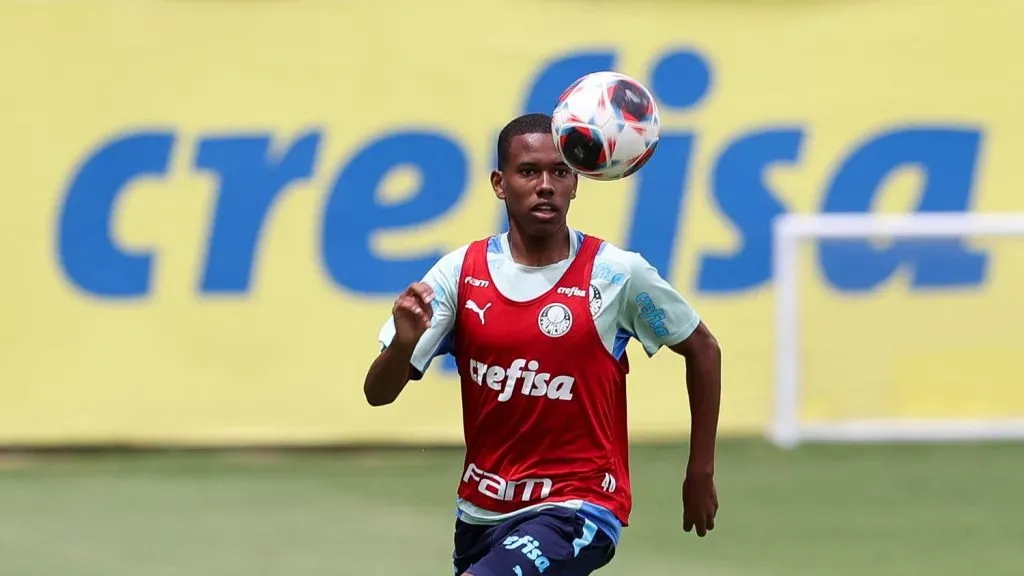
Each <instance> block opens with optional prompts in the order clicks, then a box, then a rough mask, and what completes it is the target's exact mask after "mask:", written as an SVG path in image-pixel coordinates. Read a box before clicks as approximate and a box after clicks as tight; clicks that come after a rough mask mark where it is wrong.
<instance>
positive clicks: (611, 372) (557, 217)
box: [364, 114, 721, 576]
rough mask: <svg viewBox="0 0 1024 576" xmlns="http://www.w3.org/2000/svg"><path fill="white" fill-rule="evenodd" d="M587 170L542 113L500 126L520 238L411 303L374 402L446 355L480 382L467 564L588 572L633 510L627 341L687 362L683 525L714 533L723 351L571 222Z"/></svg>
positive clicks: (451, 267)
mask: <svg viewBox="0 0 1024 576" xmlns="http://www.w3.org/2000/svg"><path fill="white" fill-rule="evenodd" d="M576 184H577V176H576V174H575V173H574V172H572V171H570V169H569V168H568V167H567V166H566V164H565V163H564V162H563V161H562V159H561V158H560V156H559V154H558V152H557V150H556V149H555V146H554V143H553V142H552V138H551V117H549V116H546V115H543V114H530V115H526V116H522V117H519V118H516V119H515V120H513V121H512V122H510V123H509V124H508V125H507V126H506V127H505V128H504V129H503V130H502V131H501V133H500V135H499V136H498V170H496V171H494V172H493V173H492V174H491V185H492V187H493V188H494V193H495V195H496V196H497V197H498V198H499V199H500V200H503V201H504V202H505V208H506V210H507V212H508V220H509V231H508V233H507V234H502V235H499V236H493V237H490V238H485V239H482V240H479V241H476V242H473V243H471V244H469V245H467V246H464V247H462V248H460V249H458V250H456V251H454V252H452V253H450V254H448V255H446V256H445V257H443V258H442V259H441V260H440V261H438V262H437V264H436V265H435V266H434V267H433V268H432V269H431V270H430V271H429V272H428V273H427V275H426V277H425V278H424V279H423V281H422V282H417V283H415V284H413V285H411V286H409V288H407V289H406V290H405V291H404V292H403V293H402V294H401V295H400V296H399V297H398V299H397V300H396V301H395V305H394V308H393V311H392V317H391V318H390V319H389V320H388V322H387V323H386V324H385V325H384V328H383V329H382V330H381V333H380V341H381V344H382V346H383V347H384V348H383V351H382V352H381V354H380V356H379V357H378V358H377V359H376V360H375V361H374V362H373V364H372V365H371V366H370V369H369V371H368V373H367V375H366V382H365V384H364V392H365V394H366V399H367V401H368V402H369V403H370V404H372V405H374V406H380V405H384V404H389V403H391V402H393V401H394V400H395V399H396V398H397V397H398V395H399V394H400V393H401V391H402V389H403V388H404V387H405V386H406V384H407V383H408V382H409V380H419V379H420V378H421V377H422V375H423V373H424V372H425V371H426V370H427V367H428V366H429V365H430V361H431V359H432V358H434V357H435V356H438V355H440V354H444V353H448V352H450V353H452V354H453V355H454V356H455V358H456V363H457V366H458V370H459V375H460V378H461V381H462V384H461V385H462V405H463V406H462V408H463V426H464V432H465V441H466V459H465V466H464V469H463V474H462V477H461V482H460V484H459V489H458V512H457V519H456V522H455V551H454V554H453V559H454V563H455V573H456V574H457V575H458V574H462V575H472V576H530V575H537V574H545V575H548V576H550V575H560V576H584V575H586V574H590V573H591V572H593V571H594V570H597V569H598V568H600V567H602V566H604V565H606V564H607V563H608V562H609V561H610V560H611V559H612V556H613V555H614V553H615V547H616V546H617V542H618V538H619V534H620V530H621V528H622V526H625V525H626V524H627V522H628V519H629V513H630V508H631V503H632V500H631V490H630V480H629V465H628V444H627V436H626V432H627V430H626V386H625V384H626V373H627V371H628V364H627V362H626V354H625V348H626V344H627V343H628V341H629V340H630V339H631V338H635V339H637V340H639V341H640V343H641V344H642V345H643V347H644V350H645V351H646V352H647V354H648V355H653V354H654V353H655V352H656V351H657V350H658V349H659V348H661V347H662V346H666V347H668V348H669V349H671V350H673V351H674V352H676V353H678V354H680V355H682V356H684V357H685V358H686V385H687V389H688V393H689V400H690V411H691V416H692V422H691V428H692V433H691V447H690V458H689V462H688V464H687V468H686V477H685V479H684V481H683V528H684V530H686V531H687V532H689V531H691V530H693V529H694V528H695V529H696V532H697V534H698V535H700V536H704V535H705V534H706V533H707V531H708V530H711V529H712V528H714V518H715V514H716V512H717V509H718V497H717V494H716V492H715V485H714V480H713V476H714V469H715V439H716V435H717V427H718V407H719V398H720V387H721V372H720V370H721V368H720V367H721V355H720V352H719V348H718V343H717V342H716V340H715V338H714V337H713V336H712V335H711V333H710V332H709V331H708V329H707V328H706V327H705V325H704V323H703V322H702V321H701V320H700V318H699V317H698V316H697V314H696V313H695V312H694V311H693V309H691V308H690V306H689V305H688V304H687V302H686V301H685V300H684V299H683V297H682V296H680V295H679V294H678V293H677V292H676V291H675V290H673V289H672V287H671V286H669V284H668V283H667V282H665V280H663V279H662V278H661V277H660V276H659V275H658V273H657V272H656V271H655V270H654V268H653V267H652V266H650V264H648V263H647V262H646V261H645V260H644V259H643V258H642V257H641V256H640V255H638V254H636V253H633V252H627V251H624V250H621V249H619V248H616V247H615V246H613V245H611V244H609V243H607V242H603V241H601V240H599V239H597V238H594V237H591V236H588V235H586V234H583V233H581V232H578V231H575V230H573V229H571V228H569V227H568V226H567V224H566V214H567V213H568V210H569V204H570V201H571V200H572V199H573V198H575V197H576Z"/></svg>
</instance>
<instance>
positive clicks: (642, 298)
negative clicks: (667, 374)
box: [624, 254, 722, 536]
mask: <svg viewBox="0 0 1024 576" xmlns="http://www.w3.org/2000/svg"><path fill="white" fill-rule="evenodd" d="M626 294H627V298H626V301H625V302H624V307H625V310H624V316H625V317H624V320H625V321H626V322H627V323H628V326H629V327H628V329H631V330H632V332H633V334H634V335H635V336H636V338H637V340H639V341H640V342H641V343H642V344H643V346H644V350H645V351H646V352H647V354H648V355H654V353H655V352H657V351H658V349H660V348H661V347H667V348H669V349H670V350H672V351H673V352H675V353H676V354H679V355H680V356H682V357H683V358H685V361H686V390H687V396H688V397H689V404H690V456H689V461H688V462H687V467H686V479H685V481H684V485H683V501H684V503H683V504H684V505H683V508H684V522H683V524H684V526H683V527H684V529H685V530H686V531H688V532H689V531H690V530H691V529H693V528H696V530H697V534H698V535H699V536H704V535H705V534H706V533H707V530H711V529H712V528H714V516H715V513H716V512H717V509H718V496H717V494H716V491H715V487H714V480H713V478H714V473H715V445H716V442H717V437H718V418H719V411H720V404H721V397H722V351H721V348H720V346H719V344H718V340H717V339H716V338H715V336H714V335H713V334H712V333H711V331H710V330H709V329H708V327H707V325H706V324H705V323H704V321H703V320H702V319H701V318H700V316H699V315H698V314H697V312H696V311H695V310H694V309H693V307H692V306H690V304H689V303H688V302H687V301H686V299H685V298H684V297H683V296H682V295H681V294H679V292H678V291H676V290H675V289H674V288H673V287H672V286H671V285H670V284H669V283H668V282H666V281H665V279H664V278H662V277H661V275H660V274H658V271H657V270H656V269H655V268H654V267H653V266H651V265H650V264H649V263H648V262H647V261H646V260H645V259H644V258H643V257H641V256H640V255H638V254H631V263H630V275H629V286H628V289H627V290H626Z"/></svg>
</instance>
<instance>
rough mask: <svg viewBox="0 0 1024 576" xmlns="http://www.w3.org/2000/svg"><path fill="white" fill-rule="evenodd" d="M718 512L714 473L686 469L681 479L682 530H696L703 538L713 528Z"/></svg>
mask: <svg viewBox="0 0 1024 576" xmlns="http://www.w3.org/2000/svg"><path fill="white" fill-rule="evenodd" d="M717 513H718V492H717V491H716V490H715V477H714V474H709V473H706V472H690V471H687V473H686V479H685V480H683V530H684V531H686V532H691V531H693V530H694V529H696V531H697V536H700V537H701V538H703V537H704V536H705V535H706V534H707V533H708V531H710V530H713V529H714V528H715V515H716V514H717Z"/></svg>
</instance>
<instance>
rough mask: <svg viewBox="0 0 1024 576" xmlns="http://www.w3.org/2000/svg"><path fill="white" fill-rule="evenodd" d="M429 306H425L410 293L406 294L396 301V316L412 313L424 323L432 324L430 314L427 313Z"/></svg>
mask: <svg viewBox="0 0 1024 576" xmlns="http://www.w3.org/2000/svg"><path fill="white" fill-rule="evenodd" d="M427 310H429V307H424V306H422V305H421V304H420V302H419V300H417V299H416V298H413V297H412V296H409V295H404V296H402V297H401V298H399V299H398V301H397V302H396V303H395V311H394V314H395V317H396V318H397V317H399V316H403V315H405V314H411V315H413V316H415V317H416V318H417V319H419V320H420V322H422V323H423V324H424V325H429V324H430V315H429V314H428V313H427Z"/></svg>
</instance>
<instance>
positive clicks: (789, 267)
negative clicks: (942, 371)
mask: <svg viewBox="0 0 1024 576" xmlns="http://www.w3.org/2000/svg"><path fill="white" fill-rule="evenodd" d="M773 228H774V229H773V236H774V237H773V248H772V259H773V262H772V274H773V276H774V278H773V280H774V284H775V344H776V356H775V358H776V364H775V383H774V385H775V391H774V398H775V400H774V408H773V412H774V413H773V415H772V422H771V425H770V427H769V430H768V436H769V438H770V439H771V441H772V442H773V443H774V444H775V445H777V446H780V447H783V448H793V447H795V446H797V445H798V444H799V443H800V442H801V441H804V440H810V441H825V442H858V441H859V442H868V441H886V440H893V441H943V440H946V441H951V440H998V439H1010V438H1024V419H1020V420H999V421H967V420H957V421H945V420H927V421H917V420H902V421H899V420H897V421H872V420H868V421H840V422H835V423H828V424H801V423H800V419H799V406H800V402H799V395H800V371H799V363H800V353H799V337H800V335H799V330H798V326H799V324H800V309H799V308H800V307H799V304H800V290H799V287H800V286H799V282H798V274H797V255H798V248H799V244H800V242H801V241H803V240H807V239H819V240H820V239H840V238H842V239H854V238H864V239H869V238H872V237H879V236H882V237H898V238H945V237H962V236H1024V213H1003V214H972V213H968V212H945V213H915V214H870V213H830V214H820V213H805V214H783V215H780V216H778V217H777V218H776V219H775V221H774V223H773Z"/></svg>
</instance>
